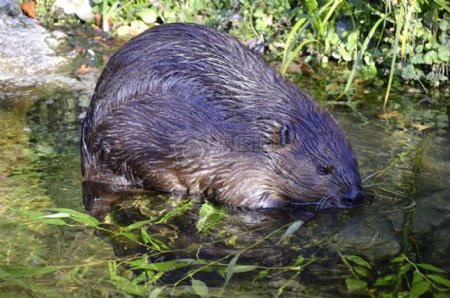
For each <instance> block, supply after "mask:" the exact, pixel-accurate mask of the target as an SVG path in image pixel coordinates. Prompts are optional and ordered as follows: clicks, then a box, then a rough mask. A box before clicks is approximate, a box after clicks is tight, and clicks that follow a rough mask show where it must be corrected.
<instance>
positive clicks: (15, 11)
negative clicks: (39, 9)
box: [0, 0, 20, 17]
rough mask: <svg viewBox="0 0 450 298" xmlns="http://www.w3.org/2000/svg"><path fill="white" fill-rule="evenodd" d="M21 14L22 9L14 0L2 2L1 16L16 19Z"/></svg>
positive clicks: (2, 0)
mask: <svg viewBox="0 0 450 298" xmlns="http://www.w3.org/2000/svg"><path fill="white" fill-rule="evenodd" d="M19 14H20V7H19V4H17V2H16V1H14V0H0V16H10V17H15V16H18V15H19Z"/></svg>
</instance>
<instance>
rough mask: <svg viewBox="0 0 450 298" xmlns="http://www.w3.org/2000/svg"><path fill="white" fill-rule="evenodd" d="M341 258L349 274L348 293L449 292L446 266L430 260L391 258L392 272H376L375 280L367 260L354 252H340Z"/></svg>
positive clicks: (413, 294) (406, 294)
mask: <svg viewBox="0 0 450 298" xmlns="http://www.w3.org/2000/svg"><path fill="white" fill-rule="evenodd" d="M341 259H342V261H343V262H344V264H345V265H346V266H347V267H348V269H349V270H350V273H351V274H352V276H351V277H348V278H346V280H345V283H346V285H347V289H348V291H349V292H351V293H358V294H366V295H370V296H373V297H421V296H422V295H424V294H426V293H431V294H433V296H434V297H440V296H443V295H448V294H449V293H450V280H449V279H448V278H447V277H448V273H447V272H446V271H445V270H442V269H440V268H437V267H435V266H433V265H431V264H424V263H414V262H412V261H411V260H410V259H409V258H408V257H406V256H405V255H401V256H399V257H396V258H394V259H392V260H391V264H392V268H393V270H394V273H387V274H385V275H381V276H378V277H377V278H376V279H375V281H374V282H372V280H373V278H372V275H371V274H370V272H369V271H368V270H370V269H371V268H372V267H371V265H370V264H369V263H368V262H367V261H365V260H364V259H362V258H361V257H359V256H354V255H341ZM374 293H375V295H374Z"/></svg>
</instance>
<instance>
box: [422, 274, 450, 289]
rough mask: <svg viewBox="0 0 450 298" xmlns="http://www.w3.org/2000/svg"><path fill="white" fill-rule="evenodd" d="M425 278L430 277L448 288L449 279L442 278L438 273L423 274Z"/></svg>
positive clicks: (449, 286) (449, 284) (449, 285)
mask: <svg viewBox="0 0 450 298" xmlns="http://www.w3.org/2000/svg"><path fill="white" fill-rule="evenodd" d="M425 276H426V277H427V278H429V279H431V280H432V281H435V282H437V283H439V284H441V285H443V286H445V287H447V288H450V280H448V279H446V278H443V277H442V276H440V275H435V274H427V275H425Z"/></svg>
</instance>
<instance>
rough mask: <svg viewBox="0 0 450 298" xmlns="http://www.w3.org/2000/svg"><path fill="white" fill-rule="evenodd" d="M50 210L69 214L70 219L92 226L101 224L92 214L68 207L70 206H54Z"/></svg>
mask: <svg viewBox="0 0 450 298" xmlns="http://www.w3.org/2000/svg"><path fill="white" fill-rule="evenodd" d="M49 211H50V212H57V213H62V214H64V215H65V214H66V213H67V214H69V215H70V219H72V220H73V221H76V222H78V223H82V224H85V225H88V226H91V227H98V226H99V225H100V222H99V221H98V220H97V219H96V218H95V217H93V216H90V215H89V214H86V213H82V212H79V211H76V210H72V209H68V208H52V209H51V210H49Z"/></svg>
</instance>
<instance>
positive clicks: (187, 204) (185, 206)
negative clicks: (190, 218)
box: [156, 200, 195, 224]
mask: <svg viewBox="0 0 450 298" xmlns="http://www.w3.org/2000/svg"><path fill="white" fill-rule="evenodd" d="M194 203H195V202H194V200H189V201H187V202H185V203H184V204H182V205H181V206H178V207H177V208H176V209H174V210H171V211H169V212H167V213H166V214H165V215H164V216H163V217H161V218H160V219H159V220H158V221H157V222H156V223H157V224H161V223H166V222H167V221H168V220H169V219H171V218H172V217H175V216H177V215H180V214H183V213H185V212H186V211H188V210H190V209H191V208H192V206H194Z"/></svg>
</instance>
